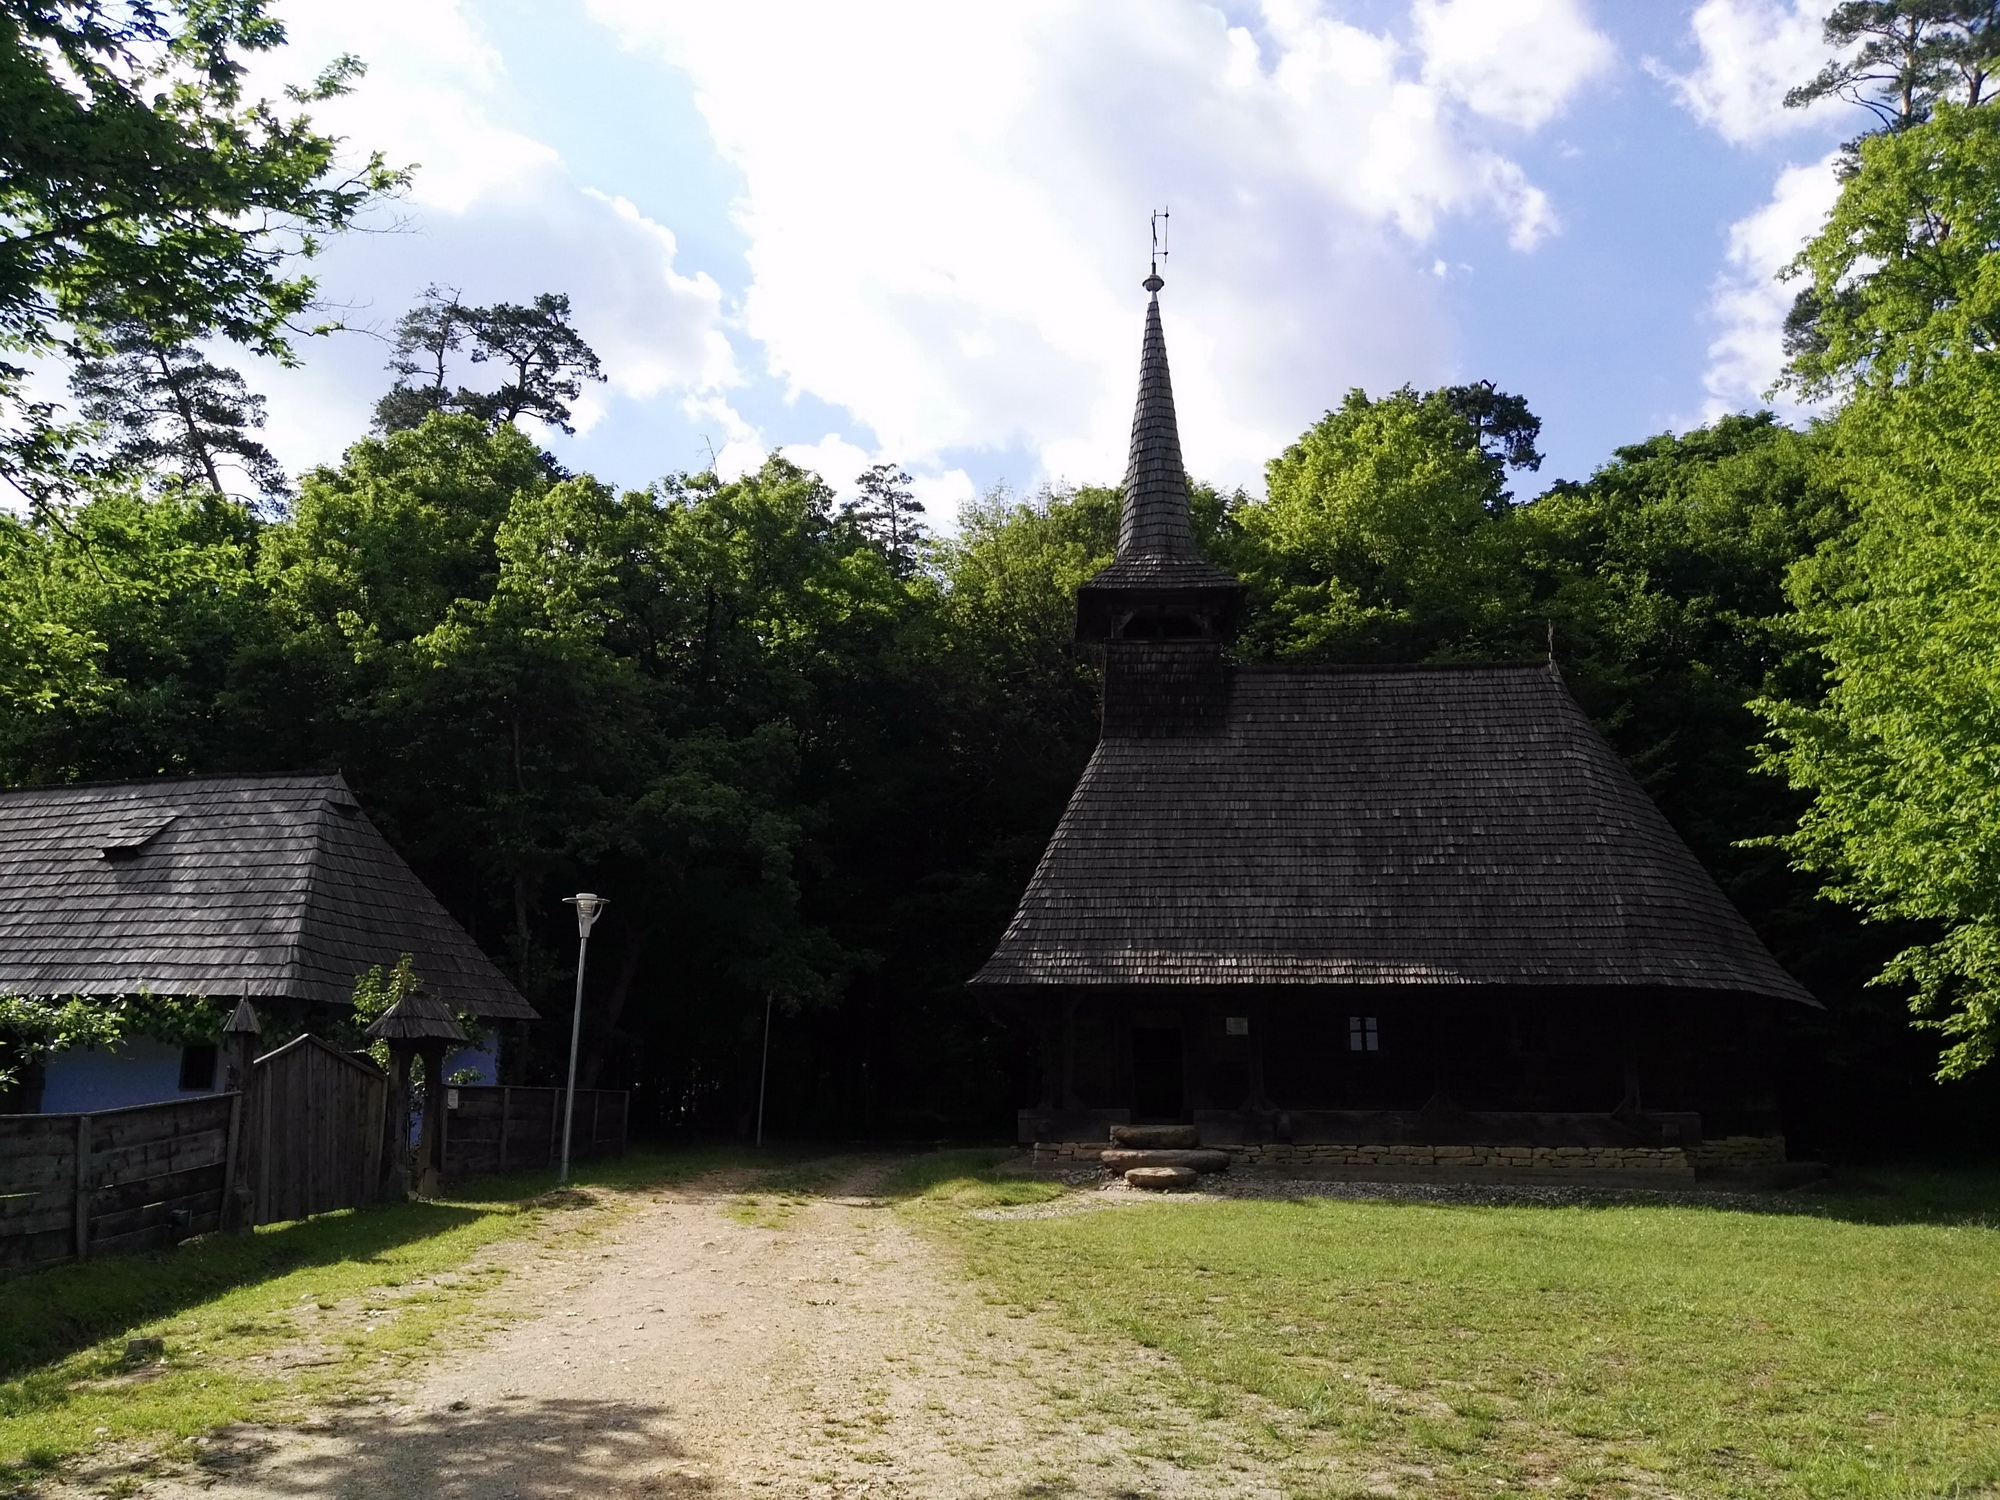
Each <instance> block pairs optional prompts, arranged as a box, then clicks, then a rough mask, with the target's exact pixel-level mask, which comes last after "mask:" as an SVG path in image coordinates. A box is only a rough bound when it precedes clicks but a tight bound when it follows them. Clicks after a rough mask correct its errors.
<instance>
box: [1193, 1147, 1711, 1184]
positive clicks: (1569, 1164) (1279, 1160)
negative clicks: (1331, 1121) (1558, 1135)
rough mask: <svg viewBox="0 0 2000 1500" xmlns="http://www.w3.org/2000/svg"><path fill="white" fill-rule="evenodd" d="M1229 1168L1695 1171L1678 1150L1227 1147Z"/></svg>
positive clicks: (1265, 1170)
mask: <svg viewBox="0 0 2000 1500" xmlns="http://www.w3.org/2000/svg"><path fill="white" fill-rule="evenodd" d="M1227 1149H1228V1151H1229V1155H1230V1158H1231V1163H1232V1165H1236V1166H1241V1167H1243V1168H1244V1169H1246V1170H1248V1171H1252V1172H1284V1171H1289V1170H1294V1169H1296V1168H1299V1167H1340V1168H1343V1169H1353V1168H1356V1167H1395V1168H1399V1169H1400V1168H1405V1167H1477V1168H1480V1169H1483V1170H1487V1171H1515V1172H1665V1173H1672V1174H1675V1175H1678V1176H1683V1177H1685V1176H1687V1175H1689V1174H1690V1172H1691V1171H1692V1170H1693V1169H1692V1167H1691V1166H1690V1164H1689V1162H1688V1154H1687V1153H1686V1152H1685V1151H1683V1150H1681V1148H1680V1147H1678V1146H1666V1147H1654V1146H1411V1145H1382V1146H1338V1145H1320V1146H1286V1145H1268V1146H1231V1147H1229V1148H1227Z"/></svg>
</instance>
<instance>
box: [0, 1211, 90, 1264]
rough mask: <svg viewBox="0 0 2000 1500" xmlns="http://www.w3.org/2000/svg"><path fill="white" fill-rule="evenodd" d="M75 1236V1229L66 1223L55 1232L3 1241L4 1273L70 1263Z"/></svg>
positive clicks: (0, 1241)
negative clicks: (59, 1262)
mask: <svg viewBox="0 0 2000 1500" xmlns="http://www.w3.org/2000/svg"><path fill="white" fill-rule="evenodd" d="M74 1234H75V1231H74V1230H73V1229H72V1228H71V1226H70V1225H69V1224H67V1223H65V1224H63V1225H61V1226H60V1227H59V1228H56V1229H53V1230H47V1231H42V1232H38V1233H35V1234H22V1235H9V1236H8V1237H6V1238H5V1239H0V1274H7V1273H12V1272H16V1271H26V1270H31V1269H33V1268H34V1267H36V1266H45V1265H53V1264H54V1263H56V1262H57V1261H65V1260H68V1259H69V1258H70V1251H71V1248H72V1247H73V1246H74V1244H75V1239H74Z"/></svg>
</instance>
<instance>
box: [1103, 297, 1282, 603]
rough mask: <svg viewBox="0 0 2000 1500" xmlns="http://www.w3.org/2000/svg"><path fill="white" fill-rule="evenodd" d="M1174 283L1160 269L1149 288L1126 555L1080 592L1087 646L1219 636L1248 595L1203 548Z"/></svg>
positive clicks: (1122, 515) (1121, 524)
mask: <svg viewBox="0 0 2000 1500" xmlns="http://www.w3.org/2000/svg"><path fill="white" fill-rule="evenodd" d="M1165 285H1166V283H1165V282H1164V281H1162V280H1161V279H1160V273H1159V270H1158V268H1157V266H1156V267H1155V268H1154V270H1153V274H1152V275H1150V276H1148V277H1147V278H1146V280H1145V282H1144V286H1145V288H1146V290H1147V291H1148V292H1150V293H1151V294H1152V297H1151V300H1150V301H1149V302H1148V303H1147V304H1146V335H1145V340H1144V342H1143V343H1142V344H1141V345H1140V349H1139V402H1138V405H1137V407H1136V408H1135V409H1134V410H1133V413H1132V451H1131V457H1130V459H1129V460H1128V461H1127V463H1126V467H1125V496H1124V503H1123V506H1122V508H1121V510H1120V512H1119V517H1118V555H1117V557H1116V558H1114V559H1113V560H1112V562H1111V564H1110V566H1108V567H1106V568H1105V569H1104V570H1103V571H1102V572H1100V573H1098V574H1097V576H1096V577H1094V578H1092V579H1091V580H1090V581H1089V582H1088V583H1086V584H1085V585H1084V586H1083V587H1082V588H1081V589H1079V590H1078V591H1077V597H1076V607H1077V636H1078V638H1079V639H1081V640H1108V639H1113V638H1118V637H1124V636H1128V635H1130V636H1140V635H1144V636H1153V637H1157V636H1210V637H1219V636H1220V635H1222V634H1223V633H1224V631H1225V630H1226V628H1227V625H1228V621H1229V618H1230V616H1232V615H1233V614H1234V612H1235V608H1236V605H1237V604H1238V603H1239V602H1240V600H1241V598H1242V595H1243V584H1242V583H1241V582H1240V581H1239V580H1238V579H1236V578H1235V577H1233V576H1231V575H1230V574H1228V573H1225V572H1223V571H1222V569H1220V568H1218V567H1216V566H1215V565H1214V564H1212V563H1210V562H1208V561H1207V560H1206V559H1204V558H1203V557H1202V555H1201V549H1200V548H1198V547H1197V546H1196V545H1195V540H1194V522H1193V519H1192V517H1191V516H1190V515H1189V512H1188V482H1187V470H1186V468H1185V467H1183V465H1182V463H1181V433H1180V423H1179V422H1178V421H1177V420H1176V418H1175V415H1174V383H1173V378H1172V376H1171V375H1170V374H1169V373H1168V370H1167V336H1166V333H1165V331H1164V330H1163V329H1162V328H1161V326H1160V288H1161V287H1163V286H1165Z"/></svg>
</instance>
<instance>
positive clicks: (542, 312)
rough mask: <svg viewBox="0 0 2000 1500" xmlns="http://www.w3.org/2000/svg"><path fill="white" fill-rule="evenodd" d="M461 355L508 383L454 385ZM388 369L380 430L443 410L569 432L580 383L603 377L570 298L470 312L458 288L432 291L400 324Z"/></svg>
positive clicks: (379, 407)
mask: <svg viewBox="0 0 2000 1500" xmlns="http://www.w3.org/2000/svg"><path fill="white" fill-rule="evenodd" d="M468 346H469V347H468ZM461 351H464V352H465V353H466V356H467V358H468V359H469V361H470V362H471V363H473V364H492V365H497V366H499V367H501V368H502V369H503V370H505V371H506V372H507V378H506V379H505V380H503V381H502V383H501V385H500V386H499V388H498V389H496V390H475V389H473V388H472V387H470V386H465V385H460V386H458V387H456V388H455V389H453V388H451V386H450V383H449V382H450V378H451V371H452V368H453V364H454V356H456V355H458V354H459V353H460V352H461ZM389 369H390V371H391V372H392V373H393V374H394V375H395V376H396V383H395V385H394V386H392V387H391V388H390V390H389V393H388V394H387V395H386V396H384V397H383V398H382V399H381V401H379V402H378V403H376V407H375V425H376V426H377V427H378V428H379V429H381V430H382V431H384V432H401V431H406V430H408V429H409V428H412V427H416V426H417V425H419V424H420V423H421V422H422V421H423V419H424V418H425V417H426V416H428V415H430V414H431V413H432V412H441V411H451V412H465V413H467V414H469V415H471V416H476V417H478V418H480V419H481V420H482V421H486V422H514V421H518V420H519V419H520V418H522V417H524V416H525V417H534V418H536V419H537V420H538V421H541V422H545V423H547V424H548V425H549V426H551V427H554V428H556V429H558V430H559V431H562V432H572V431H574V430H575V429H574V428H572V427H571V426H570V420H569V419H570V403H571V402H572V401H574V400H576V398H577V397H578V396H579V395H580V394H582V391H583V382H585V381H587V380H596V381H601V380H603V379H604V371H603V367H602V366H601V364H600V363H599V361H598V358H597V355H596V353H595V351H593V350H592V349H591V347H590V345H589V344H587V343H586V342H584V339H583V336H582V335H581V334H580V333H578V332H577V331H576V329H575V327H574V326H573V325H572V324H571V322H570V308H569V298H568V297H567V296H565V295H561V294H557V293H550V292H544V293H542V294H541V295H540V296H538V297H536V298H535V300H534V301H533V302H532V303H526V304H523V303H516V302H496V303H494V304H493V305H492V306H490V307H471V306H468V305H466V304H465V303H463V302H462V301H460V299H459V294H458V293H457V292H456V291H447V290H444V289H441V288H439V287H436V286H432V287H427V288H426V289H425V291H424V295H423V298H422V300H421V301H420V302H419V303H418V304H417V306H416V307H414V308H412V309H411V310H410V311H409V312H407V313H405V314H404V315H403V317H402V318H401V320H400V321H399V322H398V323H397V325H396V342H395V348H394V352H393V354H392V355H391V357H390V360H389Z"/></svg>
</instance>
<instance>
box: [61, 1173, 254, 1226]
mask: <svg viewBox="0 0 2000 1500" xmlns="http://www.w3.org/2000/svg"><path fill="white" fill-rule="evenodd" d="M221 1190H222V1163H221V1162H219V1161H216V1162H210V1163H208V1164H207V1165H206V1166H200V1167H190V1168H188V1169H186V1170H185V1171H180V1172H162V1173H160V1174H158V1175H157V1176H154V1177H148V1178H145V1179H144V1180H142V1181H139V1182H126V1183H120V1184H119V1185H117V1186H116V1187H101V1188H99V1189H98V1190H97V1191H96V1192H95V1193H93V1194H92V1195H91V1208H90V1218H91V1222H92V1223H93V1224H95V1223H96V1222H97V1220H99V1219H100V1218H102V1217H103V1216H104V1215H106V1214H108V1213H116V1212H119V1211H121V1210H123V1209H127V1208H135V1207H137V1206H139V1205H140V1204H144V1203H152V1202H154V1201H156V1200H158V1199H161V1198H174V1197H179V1196H182V1195H183V1194H186V1193H192V1192H220V1191H221Z"/></svg>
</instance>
